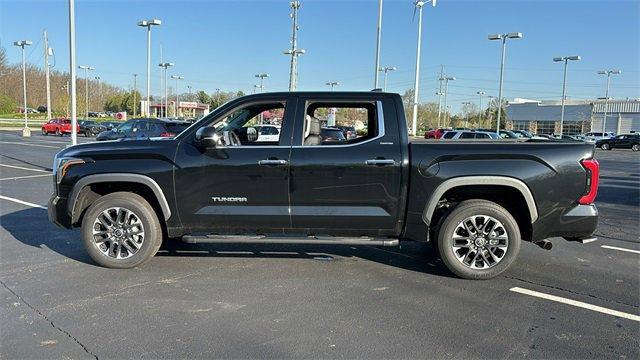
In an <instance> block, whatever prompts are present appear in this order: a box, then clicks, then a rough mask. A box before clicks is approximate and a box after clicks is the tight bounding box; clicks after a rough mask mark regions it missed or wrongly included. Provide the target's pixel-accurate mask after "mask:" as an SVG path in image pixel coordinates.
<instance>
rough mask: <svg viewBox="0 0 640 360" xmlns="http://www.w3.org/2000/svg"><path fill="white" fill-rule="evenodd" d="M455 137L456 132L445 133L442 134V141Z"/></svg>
mask: <svg viewBox="0 0 640 360" xmlns="http://www.w3.org/2000/svg"><path fill="white" fill-rule="evenodd" d="M454 136H456V132H455V131H447V132H446V133H444V135H442V138H443V139H453V137H454Z"/></svg>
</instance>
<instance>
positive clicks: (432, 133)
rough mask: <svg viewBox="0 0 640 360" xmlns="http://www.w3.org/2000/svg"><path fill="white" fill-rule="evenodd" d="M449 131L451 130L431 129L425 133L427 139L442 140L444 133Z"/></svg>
mask: <svg viewBox="0 0 640 360" xmlns="http://www.w3.org/2000/svg"><path fill="white" fill-rule="evenodd" d="M449 130H451V129H445V128H437V129H430V130H429V131H427V132H426V133H424V138H425V139H440V138H441V137H442V135H444V133H445V132H447V131H449Z"/></svg>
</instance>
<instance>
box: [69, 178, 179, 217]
mask: <svg viewBox="0 0 640 360" xmlns="http://www.w3.org/2000/svg"><path fill="white" fill-rule="evenodd" d="M127 184H129V185H133V186H132V188H131V190H129V191H132V192H135V193H138V192H142V194H139V195H142V196H143V197H144V198H145V199H146V200H147V201H149V202H150V203H151V205H152V206H154V208H157V210H159V211H158V213H159V214H158V215H162V217H163V218H164V220H165V221H166V220H168V219H169V218H170V217H171V208H170V207H169V203H168V202H167V198H166V197H165V195H164V192H163V191H162V188H161V187H160V185H158V183H157V182H156V181H155V180H153V179H152V178H150V177H148V176H146V175H140V174H130V173H108V174H95V175H89V176H85V177H83V178H81V179H80V180H79V181H78V182H77V183H76V184H75V185H74V186H73V189H72V190H71V193H70V195H69V199H68V201H67V210H68V212H69V214H71V218H72V219H71V223H72V224H75V223H77V222H78V221H79V220H80V219H81V217H82V215H83V213H84V212H85V210H86V209H87V208H88V207H89V206H90V205H91V203H93V201H95V199H96V198H97V197H99V196H100V194H99V193H96V192H94V191H93V189H92V187H93V186H102V185H105V186H106V185H108V186H112V187H114V188H115V189H114V190H112V191H109V192H115V191H120V190H123V191H127V190H126V186H127ZM136 190H137V191H136Z"/></svg>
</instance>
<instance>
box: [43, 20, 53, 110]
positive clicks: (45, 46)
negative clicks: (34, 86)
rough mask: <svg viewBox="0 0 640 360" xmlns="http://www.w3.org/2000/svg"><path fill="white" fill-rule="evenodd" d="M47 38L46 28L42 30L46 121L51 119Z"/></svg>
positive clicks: (49, 50)
mask: <svg viewBox="0 0 640 360" xmlns="http://www.w3.org/2000/svg"><path fill="white" fill-rule="evenodd" d="M51 51H52V50H51V49H50V48H49V38H48V37H47V30H45V31H44V72H45V77H46V83H47V121H49V120H51V80H50V79H49V52H51Z"/></svg>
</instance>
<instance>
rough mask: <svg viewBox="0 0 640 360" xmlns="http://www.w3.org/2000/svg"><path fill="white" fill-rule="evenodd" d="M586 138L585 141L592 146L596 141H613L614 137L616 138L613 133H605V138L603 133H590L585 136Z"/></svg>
mask: <svg viewBox="0 0 640 360" xmlns="http://www.w3.org/2000/svg"><path fill="white" fill-rule="evenodd" d="M583 136H584V141H585V142H588V143H590V144H595V142H596V141H598V140H603V139H611V138H612V137H614V136H616V135H615V134H614V133H613V132H612V131H609V132H605V133H604V136H603V135H602V133H601V132H588V133H586V134H584V135H583Z"/></svg>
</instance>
